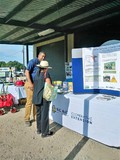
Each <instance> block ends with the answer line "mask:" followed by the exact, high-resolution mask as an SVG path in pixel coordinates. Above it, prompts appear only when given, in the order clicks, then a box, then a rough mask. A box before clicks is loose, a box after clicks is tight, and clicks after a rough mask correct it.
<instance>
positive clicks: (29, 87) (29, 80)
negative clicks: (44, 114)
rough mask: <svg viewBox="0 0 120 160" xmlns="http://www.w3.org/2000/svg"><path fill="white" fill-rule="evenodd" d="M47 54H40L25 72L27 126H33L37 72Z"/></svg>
mask: <svg viewBox="0 0 120 160" xmlns="http://www.w3.org/2000/svg"><path fill="white" fill-rule="evenodd" d="M45 56H46V54H45V52H39V54H38V57H36V58H33V59H32V60H30V61H29V63H28V66H27V69H26V71H25V75H26V82H25V86H24V87H25V91H26V96H27V97H26V100H27V101H26V105H25V124H26V126H28V127H29V126H30V125H31V121H30V115H31V109H32V97H33V87H34V84H33V81H34V76H35V74H36V71H37V69H38V67H37V64H40V61H42V60H44V58H45ZM35 115H36V107H35V106H33V119H34V120H35Z"/></svg>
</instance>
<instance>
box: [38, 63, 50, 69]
mask: <svg viewBox="0 0 120 160" xmlns="http://www.w3.org/2000/svg"><path fill="white" fill-rule="evenodd" d="M36 66H37V67H40V68H49V69H52V67H47V66H46V67H45V66H44V67H43V66H41V65H40V64H37V65H36Z"/></svg>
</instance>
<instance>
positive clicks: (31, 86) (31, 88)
mask: <svg viewBox="0 0 120 160" xmlns="http://www.w3.org/2000/svg"><path fill="white" fill-rule="evenodd" d="M33 87H34V85H33V84H32V83H31V84H30V85H29V87H28V88H29V89H30V90H32V91H33Z"/></svg>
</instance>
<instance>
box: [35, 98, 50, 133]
mask: <svg viewBox="0 0 120 160" xmlns="http://www.w3.org/2000/svg"><path fill="white" fill-rule="evenodd" d="M49 105H50V102H48V101H46V100H45V99H43V104H42V105H36V110H37V115H36V116H37V117H36V120H37V130H38V131H40V132H41V133H42V134H48V133H49Z"/></svg>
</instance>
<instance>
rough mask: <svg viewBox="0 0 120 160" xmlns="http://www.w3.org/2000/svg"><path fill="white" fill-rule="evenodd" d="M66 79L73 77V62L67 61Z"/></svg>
mask: <svg viewBox="0 0 120 160" xmlns="http://www.w3.org/2000/svg"><path fill="white" fill-rule="evenodd" d="M65 75H66V79H72V62H65Z"/></svg>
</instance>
